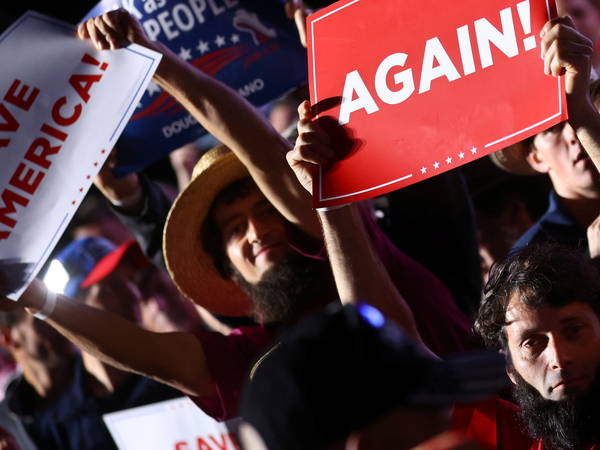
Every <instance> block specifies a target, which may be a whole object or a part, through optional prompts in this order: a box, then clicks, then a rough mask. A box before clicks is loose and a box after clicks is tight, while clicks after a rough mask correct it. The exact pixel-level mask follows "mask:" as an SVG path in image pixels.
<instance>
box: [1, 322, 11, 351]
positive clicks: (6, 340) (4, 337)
mask: <svg viewBox="0 0 600 450" xmlns="http://www.w3.org/2000/svg"><path fill="white" fill-rule="evenodd" d="M12 344H13V339H12V336H11V328H10V327H0V347H4V348H10V347H12Z"/></svg>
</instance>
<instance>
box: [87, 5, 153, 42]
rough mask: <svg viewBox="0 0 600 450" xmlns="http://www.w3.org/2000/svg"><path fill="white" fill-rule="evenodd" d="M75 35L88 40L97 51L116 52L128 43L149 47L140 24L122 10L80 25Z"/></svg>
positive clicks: (105, 14) (110, 12) (107, 13)
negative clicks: (109, 50)
mask: <svg viewBox="0 0 600 450" xmlns="http://www.w3.org/2000/svg"><path fill="white" fill-rule="evenodd" d="M77 34H78V36H79V38H80V39H90V40H91V41H92V44H93V45H94V46H95V47H96V48H97V49H98V50H108V49H111V50H116V49H119V48H123V47H126V46H127V45H128V44H129V43H135V44H140V45H143V46H145V47H151V45H150V42H151V41H150V40H149V39H148V38H147V37H146V35H145V34H144V31H143V30H142V26H141V25H140V23H139V22H138V21H137V19H135V18H134V17H133V16H132V15H131V14H129V12H128V11H127V10H125V9H123V8H120V9H116V10H114V11H109V12H106V13H104V14H102V15H101V16H97V17H94V18H91V19H88V20H86V21H85V22H82V23H80V24H79V27H78V29H77Z"/></svg>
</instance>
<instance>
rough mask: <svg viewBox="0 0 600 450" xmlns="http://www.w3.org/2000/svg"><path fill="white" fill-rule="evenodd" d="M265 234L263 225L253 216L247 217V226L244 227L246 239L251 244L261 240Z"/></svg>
mask: <svg viewBox="0 0 600 450" xmlns="http://www.w3.org/2000/svg"><path fill="white" fill-rule="evenodd" d="M264 234H265V227H264V226H263V225H262V224H261V223H260V221H259V220H258V219H256V218H255V217H249V218H248V226H247V227H246V239H247V240H248V242H250V243H251V244H252V243H254V242H261V240H262V237H263V236H264Z"/></svg>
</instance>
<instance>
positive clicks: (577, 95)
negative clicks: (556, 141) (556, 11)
mask: <svg viewBox="0 0 600 450" xmlns="http://www.w3.org/2000/svg"><path fill="white" fill-rule="evenodd" d="M541 38H542V41H541V45H542V56H543V58H544V71H545V73H546V74H548V75H553V76H561V75H564V76H565V92H566V96H567V107H568V110H569V124H570V125H571V126H572V127H573V129H574V130H575V132H576V133H577V137H578V139H579V141H580V142H581V145H582V146H583V148H584V149H585V151H586V152H587V153H588V155H589V156H590V158H591V159H592V161H593V162H594V164H595V166H596V168H598V169H599V170H600V114H599V113H598V110H597V108H596V107H595V106H594V103H593V102H592V99H591V96H590V92H589V85H590V69H591V62H592V56H593V52H594V48H593V44H592V42H591V41H590V40H589V39H588V38H587V37H585V36H584V35H583V34H581V33H580V32H578V31H577V30H576V28H575V24H574V22H573V20H572V19H571V18H570V17H560V18H557V19H553V20H551V21H549V22H547V23H546V24H545V25H544V28H543V29H542V32H541Z"/></svg>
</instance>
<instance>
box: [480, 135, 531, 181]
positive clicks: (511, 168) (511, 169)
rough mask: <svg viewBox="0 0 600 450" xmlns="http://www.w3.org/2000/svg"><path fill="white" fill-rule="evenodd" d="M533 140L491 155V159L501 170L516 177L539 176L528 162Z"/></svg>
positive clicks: (528, 139) (526, 140)
mask: <svg viewBox="0 0 600 450" xmlns="http://www.w3.org/2000/svg"><path fill="white" fill-rule="evenodd" d="M530 142H531V138H527V139H525V140H523V141H521V142H517V143H516V144H513V145H510V146H508V147H506V148H503V149H502V150H498V151H496V152H494V153H490V155H489V156H490V159H491V160H492V162H493V163H494V164H495V165H496V166H498V167H499V168H500V169H502V170H505V171H506V172H508V173H512V174H514V175H539V172H536V171H535V170H534V169H533V167H531V166H530V165H529V163H528V162H527V154H528V153H529V151H530V149H529V145H530Z"/></svg>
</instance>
